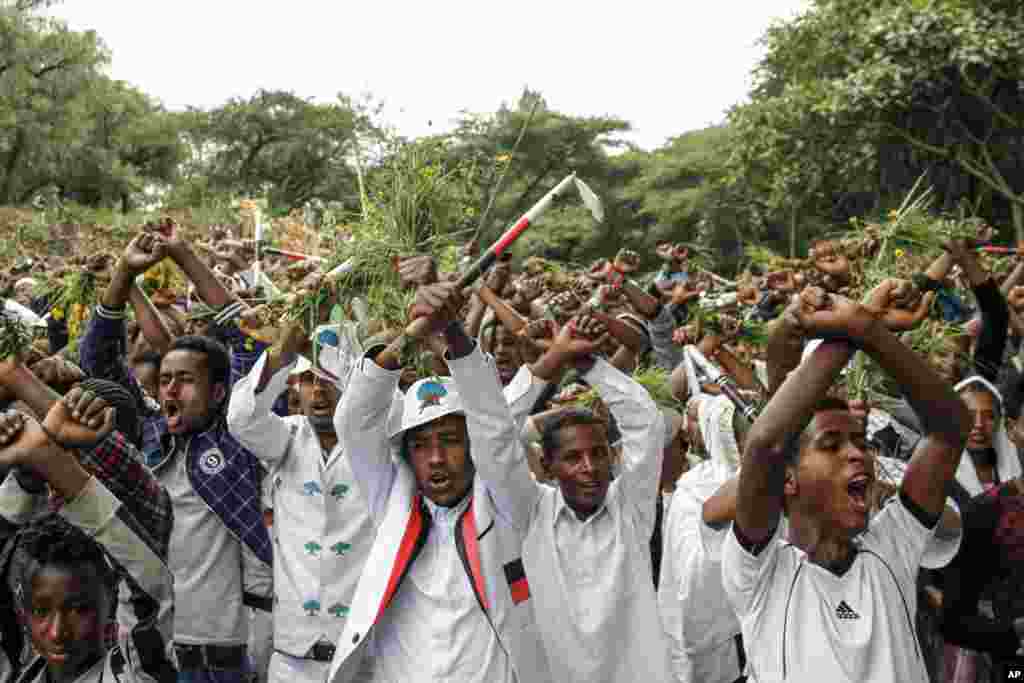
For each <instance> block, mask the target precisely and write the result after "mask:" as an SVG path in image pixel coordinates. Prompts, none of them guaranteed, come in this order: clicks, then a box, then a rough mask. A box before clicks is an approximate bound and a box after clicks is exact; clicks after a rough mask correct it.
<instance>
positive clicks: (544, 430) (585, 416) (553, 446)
mask: <svg viewBox="0 0 1024 683" xmlns="http://www.w3.org/2000/svg"><path fill="white" fill-rule="evenodd" d="M577 425H598V426H600V427H602V428H603V429H604V430H605V435H606V436H607V434H608V424H607V423H606V422H605V421H604V420H602V419H601V418H600V417H598V415H597V413H595V412H594V411H593V410H590V409H589V408H581V407H570V408H563V409H562V410H560V411H558V412H557V413H555V414H554V415H552V416H550V417H548V418H546V419H545V420H544V421H543V423H542V424H541V426H540V427H541V428H540V446H541V449H542V450H543V452H544V459H545V460H550V458H551V457H552V456H553V455H554V454H555V452H556V451H557V450H558V449H559V448H561V447H562V443H561V439H560V437H559V434H560V432H561V430H562V429H564V428H566V427H574V426H577Z"/></svg>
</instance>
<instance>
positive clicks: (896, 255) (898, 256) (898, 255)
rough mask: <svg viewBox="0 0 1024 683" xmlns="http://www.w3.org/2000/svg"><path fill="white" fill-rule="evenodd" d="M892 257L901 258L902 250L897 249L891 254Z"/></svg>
mask: <svg viewBox="0 0 1024 683" xmlns="http://www.w3.org/2000/svg"><path fill="white" fill-rule="evenodd" d="M893 255H894V256H895V257H896V258H903V250H902V249H897V250H896V251H894V252H893Z"/></svg>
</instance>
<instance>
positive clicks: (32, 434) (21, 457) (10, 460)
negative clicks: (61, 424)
mask: <svg viewBox="0 0 1024 683" xmlns="http://www.w3.org/2000/svg"><path fill="white" fill-rule="evenodd" d="M48 447H52V446H51V444H50V441H49V438H48V437H47V436H46V432H44V431H43V429H42V428H41V427H40V426H39V423H38V422H37V421H36V420H35V418H33V417H30V416H28V415H26V414H24V413H20V412H17V411H14V410H8V411H5V412H3V413H0V467H2V468H9V467H14V466H16V465H31V463H32V460H33V458H37V457H41V456H42V455H44V454H45V451H46V450H47V449H48Z"/></svg>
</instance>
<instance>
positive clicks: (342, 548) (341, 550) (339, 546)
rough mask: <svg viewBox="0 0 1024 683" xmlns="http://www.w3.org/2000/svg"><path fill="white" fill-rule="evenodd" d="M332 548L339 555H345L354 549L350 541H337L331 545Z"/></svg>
mask: <svg viewBox="0 0 1024 683" xmlns="http://www.w3.org/2000/svg"><path fill="white" fill-rule="evenodd" d="M331 550H332V551H334V553H335V554H336V555H337V556H338V557H344V555H345V553H347V552H348V551H350V550H352V545H351V544H349V543H342V542H341V541H338V542H337V543H335V544H334V545H332V546H331Z"/></svg>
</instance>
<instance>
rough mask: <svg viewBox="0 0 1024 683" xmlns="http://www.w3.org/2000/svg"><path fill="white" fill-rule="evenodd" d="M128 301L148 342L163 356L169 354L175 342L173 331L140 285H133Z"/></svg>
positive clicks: (129, 291)
mask: <svg viewBox="0 0 1024 683" xmlns="http://www.w3.org/2000/svg"><path fill="white" fill-rule="evenodd" d="M128 301H129V302H130V303H131V305H132V310H133V311H135V320H136V322H138V323H139V329H141V330H142V335H143V336H144V337H145V338H146V341H147V342H149V345H150V346H151V347H152V348H153V350H154V351H156V352H157V353H159V354H160V355H161V356H162V355H164V354H165V353H167V349H168V348H170V346H171V342H172V341H174V339H173V338H172V337H171V331H170V330H169V329H167V323H165V322H164V319H163V317H162V316H161V315H160V313H159V312H158V311H157V310H156V306H154V305H153V302H152V301H150V300H149V297H148V296H146V293H145V292H144V291H142V288H141V287H139V286H138V284H132V286H131V289H129V290H128Z"/></svg>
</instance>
